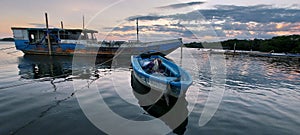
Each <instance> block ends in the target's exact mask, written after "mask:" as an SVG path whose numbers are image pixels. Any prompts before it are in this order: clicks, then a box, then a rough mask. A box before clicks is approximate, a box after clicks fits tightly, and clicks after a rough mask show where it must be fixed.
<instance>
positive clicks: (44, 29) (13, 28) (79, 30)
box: [11, 27, 98, 33]
mask: <svg viewBox="0 0 300 135" xmlns="http://www.w3.org/2000/svg"><path fill="white" fill-rule="evenodd" d="M11 29H12V30H17V29H19V30H40V31H46V28H25V27H11ZM49 30H55V31H78V32H86V33H98V31H96V30H90V29H61V28H49Z"/></svg>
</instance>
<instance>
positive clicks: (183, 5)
mask: <svg viewBox="0 0 300 135" xmlns="http://www.w3.org/2000/svg"><path fill="white" fill-rule="evenodd" d="M204 3H205V2H200V1H198V2H188V3H179V4H171V5H167V6H161V7H157V8H158V9H166V8H167V9H170V8H172V9H178V8H184V7H189V6H194V5H201V4H204Z"/></svg>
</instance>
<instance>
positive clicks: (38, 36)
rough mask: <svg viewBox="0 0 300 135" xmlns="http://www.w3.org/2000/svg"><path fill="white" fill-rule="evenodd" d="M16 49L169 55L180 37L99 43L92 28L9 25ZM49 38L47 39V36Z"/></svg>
mask: <svg viewBox="0 0 300 135" xmlns="http://www.w3.org/2000/svg"><path fill="white" fill-rule="evenodd" d="M11 29H12V31H13V35H14V40H15V46H16V49H17V50H21V51H23V53H25V54H40V55H75V54H76V55H101V56H108V57H112V56H115V55H118V54H125V55H129V57H130V56H131V55H137V54H141V53H144V52H148V51H158V52H161V53H164V54H166V55H167V54H169V53H170V52H172V51H174V50H175V49H177V48H178V47H180V46H181V45H182V40H181V39H180V38H179V39H172V40H164V41H155V42H140V41H135V42H133V41H130V42H125V41H114V42H107V41H102V42H98V41H97V39H96V35H95V34H96V33H98V32H97V31H95V30H88V29H61V28H49V29H46V28H21V27H12V28H11ZM48 35H50V36H49V38H50V42H48V38H47V36H48Z"/></svg>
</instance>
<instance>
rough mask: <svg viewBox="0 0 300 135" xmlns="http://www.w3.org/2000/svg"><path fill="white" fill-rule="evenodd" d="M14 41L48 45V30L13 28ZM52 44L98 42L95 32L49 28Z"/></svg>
mask: <svg viewBox="0 0 300 135" xmlns="http://www.w3.org/2000/svg"><path fill="white" fill-rule="evenodd" d="M11 29H12V31H13V35H14V39H15V40H17V41H18V40H20V41H26V42H27V43H28V44H47V29H46V28H20V27H12V28H11ZM48 30H49V34H50V41H51V44H59V43H60V42H61V41H62V40H90V41H97V39H96V36H95V33H98V32H97V31H94V30H87V29H84V30H82V29H59V28H49V29H48Z"/></svg>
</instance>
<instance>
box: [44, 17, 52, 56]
mask: <svg viewBox="0 0 300 135" xmlns="http://www.w3.org/2000/svg"><path fill="white" fill-rule="evenodd" d="M45 19H46V30H47V39H48V50H49V51H48V52H49V55H52V52H51V41H50V32H49V25H48V15H47V12H46V13H45Z"/></svg>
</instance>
